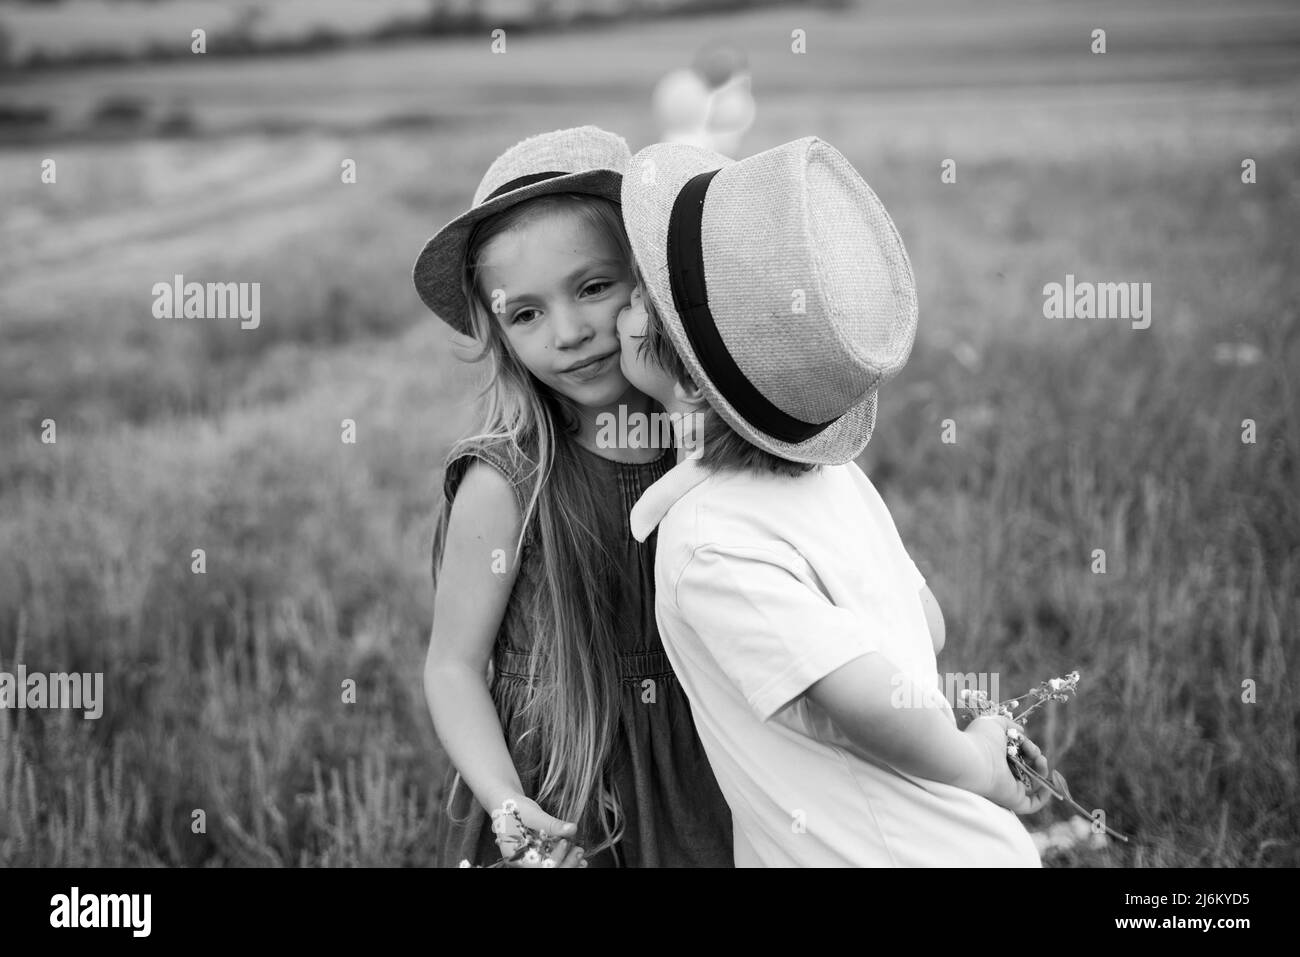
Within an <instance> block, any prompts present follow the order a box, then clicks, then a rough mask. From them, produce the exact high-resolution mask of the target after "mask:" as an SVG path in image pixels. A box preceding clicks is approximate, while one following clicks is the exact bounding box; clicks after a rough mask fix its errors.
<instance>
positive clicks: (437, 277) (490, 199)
mask: <svg viewBox="0 0 1300 957" xmlns="http://www.w3.org/2000/svg"><path fill="white" fill-rule="evenodd" d="M631 156H632V152H631V150H629V149H628V146H627V141H626V140H624V139H623V137H621V136H616V135H615V134H613V133H610V132H607V131H606V130H602V129H600V128H599V127H596V126H579V127H576V128H574V129H568V130H555V131H554V132H551V133H542V134H539V135H537V136H531V137H529V138H528V139H526V140H522V141H520V142H519V143H516V144H515V145H514V146H512V147H510V149H508V150H506V151H505V152H504V153H502V154H501V155H500V156H498V157H497V158H496V160H495V161H494V162H493V163H492V165H491V166H489V167H488V171H487V172H486V173H485V174H484V175H483V181H482V182H480V183H479V184H478V189H477V190H475V191H474V201H473V203H472V204H471V206H470V209H469V210H468V211H467V212H465V213H462V214H461V215H460V216H457V217H456V218H455V219H453V220H452V221H451V222H449V223H448V224H447V225H446V226H444V227H442V229H440V230H439V231H438V233H437V234H436V235H435V236H434V237H433V238H432V239H430V240H429V241H428V242H427V243H426V244H425V246H424V250H423V251H422V252H421V253H420V255H419V258H417V259H416V260H415V272H414V279H415V288H416V291H417V292H419V294H420V298H421V299H422V300H424V304H425V305H426V306H428V307H429V308H430V309H432V310H433V311H434V312H435V313H437V314H438V316H439V317H440V318H441V319H443V321H445V322H446V323H448V324H449V325H450V326H451V327H452V328H453V329H455V330H456V331H457V332H462V333H465V334H466V335H469V334H470V325H469V313H468V304H467V303H466V302H465V295H464V293H463V292H462V291H461V277H462V275H463V273H464V269H465V247H466V244H467V243H468V241H469V237H470V233H471V232H473V230H474V226H475V225H476V224H477V223H478V222H479V221H480V220H483V219H486V218H487V217H489V216H491V215H492V214H493V213H499V212H500V211H501V210H503V209H505V208H506V207H508V206H514V205H515V204H516V203H522V202H523V201H524V200H526V199H533V198H535V197H537V196H543V195H545V194H547V193H568V192H572V193H591V194H593V195H595V196H604V197H605V198H606V199H610V200H613V201H614V202H615V203H617V202H618V201H619V185H620V181H621V179H622V175H621V174H622V172H623V170H624V169H625V168H626V167H627V161H628V160H629V159H631Z"/></svg>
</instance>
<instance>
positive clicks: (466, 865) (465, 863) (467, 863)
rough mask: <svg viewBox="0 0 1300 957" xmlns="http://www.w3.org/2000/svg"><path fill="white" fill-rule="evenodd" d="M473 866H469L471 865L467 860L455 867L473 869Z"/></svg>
mask: <svg viewBox="0 0 1300 957" xmlns="http://www.w3.org/2000/svg"><path fill="white" fill-rule="evenodd" d="M473 866H474V865H473V864H471V863H470V862H469V860H468V859H466V860H463V861H461V862H460V863H459V864H458V865H457V867H473Z"/></svg>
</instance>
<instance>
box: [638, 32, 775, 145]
mask: <svg viewBox="0 0 1300 957" xmlns="http://www.w3.org/2000/svg"><path fill="white" fill-rule="evenodd" d="M651 102H652V104H653V108H654V115H655V120H656V121H657V123H658V126H659V137H660V140H661V141H662V142H665V143H689V144H691V145H693V146H701V147H704V148H705V149H711V150H713V151H715V152H717V153H721V154H723V155H724V156H728V157H733V158H734V157H735V156H736V154H737V153H738V152H739V150H740V141H741V138H742V137H743V136H744V135H745V133H746V132H747V131H748V130H749V128H750V127H751V126H753V125H754V116H755V113H756V106H755V103H754V96H753V93H752V91H751V76H750V73H749V70H748V68H747V66H746V65H745V56H744V54H743V53H742V52H741V51H740V50H738V49H735V48H732V47H727V46H716V45H715V46H706V47H705V48H704V49H702V50H701V51H700V53H699V55H698V56H697V57H696V62H695V64H694V65H693V66H691V67H683V68H682V69H680V70H673V71H672V72H671V73H669V74H667V75H666V76H664V77H663V78H662V79H661V80H660V81H659V83H658V84H657V85H656V86H655V89H654V93H653V95H652V97H651Z"/></svg>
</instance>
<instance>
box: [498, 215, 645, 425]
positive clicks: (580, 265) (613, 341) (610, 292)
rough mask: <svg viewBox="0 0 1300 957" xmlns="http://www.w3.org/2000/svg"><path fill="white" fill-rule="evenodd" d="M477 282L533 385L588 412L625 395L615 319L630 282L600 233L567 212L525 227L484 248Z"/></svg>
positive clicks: (614, 248) (615, 251)
mask: <svg viewBox="0 0 1300 957" xmlns="http://www.w3.org/2000/svg"><path fill="white" fill-rule="evenodd" d="M478 276H479V285H480V289H481V291H482V294H483V296H484V298H485V299H486V300H487V301H488V303H489V304H490V305H491V307H492V311H493V313H494V314H495V315H496V319H497V321H498V322H499V323H500V324H501V326H502V329H503V330H504V332H505V335H506V338H507V339H509V341H510V344H511V346H512V347H513V348H514V351H515V354H516V355H517V356H518V357H519V359H520V361H521V362H522V363H523V364H524V366H525V367H526V368H527V369H528V371H529V372H531V373H532V374H533V375H534V376H536V377H537V378H538V380H540V381H541V382H543V383H544V384H545V385H547V386H549V387H550V388H551V389H554V390H555V391H556V392H558V393H560V394H561V395H564V396H566V397H567V398H569V399H571V400H573V401H574V402H576V403H577V404H578V405H581V406H586V407H588V408H600V407H603V406H609V405H613V404H614V403H616V402H617V401H618V400H619V399H620V398H621V397H622V396H623V394H624V393H625V392H626V391H627V389H628V381H627V379H625V378H624V377H623V373H622V371H620V369H619V352H620V350H619V340H618V331H617V329H616V328H615V319H616V318H617V316H618V313H619V310H620V309H622V308H623V307H624V306H625V305H627V303H628V299H629V297H630V295H631V291H632V280H631V274H630V270H629V269H628V264H627V262H626V261H625V260H624V259H623V254H622V251H621V250H620V249H619V248H618V246H617V245H616V244H615V243H614V242H613V241H612V240H611V239H610V238H609V237H607V236H605V235H604V233H603V232H602V231H601V230H597V229H592V228H591V227H590V225H589V224H588V223H587V222H586V221H585V220H584V219H582V217H580V216H579V215H578V214H576V213H574V212H572V211H569V210H557V211H555V212H554V213H552V214H550V215H545V216H539V217H536V218H534V219H531V220H527V221H525V222H524V223H521V224H520V225H519V226H517V227H516V228H515V229H512V230H510V231H509V232H506V233H502V234H500V235H499V236H495V237H493V238H492V239H491V240H490V241H489V242H488V243H487V245H486V246H484V248H483V253H482V255H481V256H480V258H479V272H478Z"/></svg>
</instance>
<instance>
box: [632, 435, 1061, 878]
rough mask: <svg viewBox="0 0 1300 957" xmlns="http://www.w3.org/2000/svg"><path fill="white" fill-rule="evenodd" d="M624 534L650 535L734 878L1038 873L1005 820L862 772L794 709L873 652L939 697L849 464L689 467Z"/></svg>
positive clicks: (903, 592)
mask: <svg viewBox="0 0 1300 957" xmlns="http://www.w3.org/2000/svg"><path fill="white" fill-rule="evenodd" d="M631 524H632V531H633V534H634V535H636V537H637V538H638V539H640V540H644V539H645V538H646V537H648V536H649V534H650V532H651V531H652V530H653V529H654V528H655V526H658V528H659V539H658V545H657V552H656V559H655V587H656V599H655V607H656V615H657V618H658V623H659V633H660V636H661V637H662V639H663V643H664V647H665V649H666V650H667V652H668V657H669V659H670V660H671V662H672V665H673V670H674V671H676V673H677V676H678V678H679V680H680V681H681V682H682V686H683V687H684V688H685V690H686V693H687V696H688V697H689V699H690V702H691V711H692V714H693V716H694V719H695V725H696V728H697V729H698V731H699V735H700V740H701V741H702V742H703V744H704V748H705V751H706V752H707V754H708V756H709V761H710V763H711V764H712V766H713V771H714V774H715V776H716V777H717V780H718V784H719V786H720V787H721V789H722V792H723V794H724V795H725V797H726V799H727V802H728V804H730V806H731V812H732V820H733V826H734V830H735V854H736V865H737V866H742V867H743V866H769V867H770V866H777V867H780V866H796V867H833V866H902V867H908V866H981V867H1009V866H1017V867H1038V866H1041V862H1040V859H1039V856H1038V852H1037V851H1036V850H1035V848H1034V844H1033V841H1032V840H1031V838H1030V836H1029V833H1028V832H1027V831H1026V830H1025V828H1024V825H1022V824H1021V823H1020V820H1019V819H1018V818H1017V817H1016V815H1015V814H1013V813H1012V812H1011V811H1009V810H1006V809H1005V808H1002V807H999V806H998V805H996V804H994V803H992V802H991V801H989V800H987V799H986V798H983V797H980V796H978V795H976V794H974V793H973V792H970V791H966V790H964V789H962V788H958V787H953V786H951V785H947V784H940V783H938V782H935V781H929V780H924V779H920V778H913V777H909V776H906V775H903V774H901V773H899V772H898V771H895V770H894V769H892V768H890V767H888V766H886V765H884V764H881V763H879V762H877V761H875V760H873V759H871V758H870V757H869V756H867V755H866V754H865V753H863V752H862V751H861V749H860V748H858V747H857V746H856V745H854V744H853V743H852V742H850V741H849V739H848V738H847V737H845V736H844V735H843V734H842V733H840V731H839V730H838V729H837V728H836V727H835V726H834V725H833V724H832V723H831V720H830V718H829V716H828V715H827V714H826V712H825V711H823V710H822V709H821V708H820V707H818V706H817V705H816V704H815V703H814V702H812V701H811V700H809V699H808V698H806V697H804V692H805V691H806V690H807V689H808V687H809V686H810V685H812V684H814V683H815V682H817V681H818V680H820V679H821V678H823V677H825V676H826V675H828V674H830V673H831V672H833V671H835V670H836V669H837V668H839V667H840V666H841V665H844V664H845V663H847V662H849V661H851V660H852V659H854V658H857V657H859V656H861V655H864V654H868V653H870V652H872V651H879V652H881V653H882V654H883V655H885V657H887V658H888V659H889V660H890V661H892V662H893V663H894V664H895V665H897V666H898V668H899V669H900V670H901V671H902V672H904V673H906V674H907V675H908V677H909V678H911V679H912V680H913V681H914V682H916V683H917V685H918V686H919V687H922V688H927V689H934V690H935V691H936V692H937V690H938V675H937V670H936V663H935V656H934V648H933V645H932V643H931V638H930V631H929V627H928V625H927V623H926V618H925V612H924V609H923V608H922V605H921V599H920V594H919V593H920V589H921V586H922V585H923V584H924V583H925V579H924V578H923V577H922V575H921V573H920V571H918V570H917V568H916V565H915V564H914V563H913V562H912V559H911V558H910V557H909V556H908V554H907V550H906V549H905V548H904V547H903V543H902V540H901V539H900V538H899V535H898V530H897V528H895V526H894V522H893V519H892V518H891V517H890V514H889V510H888V509H887V508H886V507H885V503H884V502H883V501H882V500H881V498H880V495H879V493H878V492H877V491H876V489H875V486H873V485H872V484H871V482H870V480H869V479H868V478H867V476H866V475H865V474H863V472H862V470H861V469H860V468H858V467H857V465H856V464H849V465H840V466H823V467H822V468H821V469H819V470H817V471H814V472H810V473H806V474H804V475H801V476H799V477H787V476H778V475H770V474H755V473H748V472H746V473H739V472H725V473H711V472H709V471H708V470H707V469H705V468H704V467H703V466H701V465H700V464H699V463H698V462H697V461H694V460H688V461H686V462H683V463H681V464H679V465H678V466H676V467H675V468H674V469H673V470H672V471H671V472H669V473H668V474H667V475H665V476H664V477H663V478H662V479H660V480H659V481H658V482H656V483H655V484H654V485H653V486H651V487H650V488H649V489H647V490H646V492H645V494H644V495H643V496H642V497H641V500H640V501H638V502H637V504H636V506H635V507H634V508H633V510H632V516H631ZM940 697H941V696H940ZM943 707H944V708H945V710H946V713H947V714H948V715H949V716H950V717H952V710H951V708H950V707H948V706H947V705H946V704H944V705H943ZM955 724H956V722H955V719H954V726H955Z"/></svg>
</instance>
